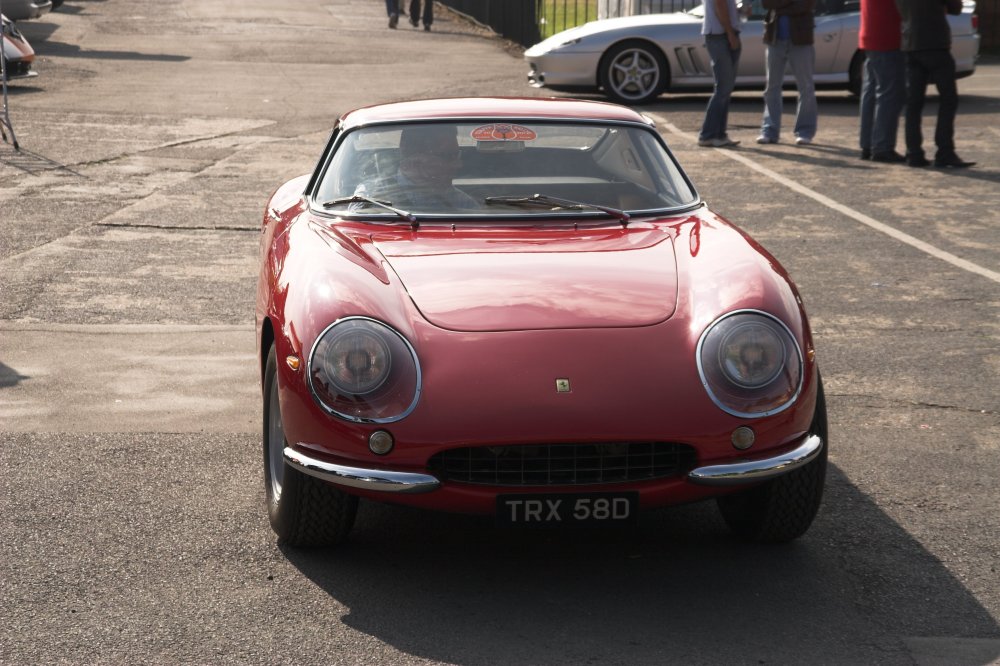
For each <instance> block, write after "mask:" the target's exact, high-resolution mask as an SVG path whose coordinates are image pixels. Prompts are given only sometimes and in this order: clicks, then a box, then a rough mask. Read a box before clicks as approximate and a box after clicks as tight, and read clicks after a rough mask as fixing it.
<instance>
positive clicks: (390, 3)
mask: <svg viewBox="0 0 1000 666" xmlns="http://www.w3.org/2000/svg"><path fill="white" fill-rule="evenodd" d="M385 13H386V14H388V15H389V16H399V0H385Z"/></svg>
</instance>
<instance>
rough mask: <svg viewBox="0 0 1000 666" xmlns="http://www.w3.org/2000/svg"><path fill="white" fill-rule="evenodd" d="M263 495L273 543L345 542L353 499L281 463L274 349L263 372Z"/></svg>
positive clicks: (354, 511) (355, 504)
mask: <svg viewBox="0 0 1000 666" xmlns="http://www.w3.org/2000/svg"><path fill="white" fill-rule="evenodd" d="M263 434H264V489H265V494H266V496H267V516H268V519H269V520H270V522H271V529H273V530H274V532H275V534H277V535H278V542H279V543H284V544H288V545H289V546H330V545H333V544H337V543H340V542H342V541H344V540H345V539H347V535H348V534H349V533H350V531H351V528H352V527H353V526H354V517H355V515H356V514H357V511H358V498H357V497H354V496H352V495H348V494H347V493H345V492H343V491H342V490H340V489H338V488H336V487H335V486H332V485H330V484H329V483H326V482H324V481H320V480H319V479H316V478H313V477H311V476H309V475H308V474H303V473H302V472H300V471H298V470H297V469H295V468H294V467H291V466H290V465H289V464H288V463H286V462H285V456H284V450H285V446H286V442H285V429H284V427H283V425H282V421H281V408H280V405H279V402H278V364H277V357H276V353H275V350H274V345H271V349H270V351H269V352H268V355H267V365H266V367H265V370H264V433H263Z"/></svg>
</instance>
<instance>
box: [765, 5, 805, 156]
mask: <svg viewBox="0 0 1000 666" xmlns="http://www.w3.org/2000/svg"><path fill="white" fill-rule="evenodd" d="M764 8H765V9H767V10H768V11H767V18H766V19H765V20H764V44H765V49H766V51H767V86H766V87H765V88H764V119H763V121H762V122H761V128H760V136H759V137H757V143H777V142H778V140H779V138H780V137H781V113H782V110H783V106H784V95H783V92H782V84H783V82H784V78H785V68H786V67H789V68H791V70H792V74H793V75H794V76H795V88H796V89H797V90H798V93H799V103H798V107H797V109H796V112H795V143H797V144H798V145H800V146H803V145H808V144H810V143H812V141H813V137H814V136H816V125H817V116H818V109H817V106H816V84H815V83H814V82H813V72H814V71H815V67H816V50H815V47H814V46H813V32H814V27H815V14H814V12H815V10H816V0H764Z"/></svg>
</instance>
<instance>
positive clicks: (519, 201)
mask: <svg viewBox="0 0 1000 666" xmlns="http://www.w3.org/2000/svg"><path fill="white" fill-rule="evenodd" d="M484 201H485V202H486V203H488V204H511V205H514V206H555V207H557V208H571V209H574V210H588V209H590V210H599V211H601V212H602V213H607V214H608V215H611V216H613V217H617V218H618V221H619V222H621V223H622V226H626V225H628V221H629V214H628V213H626V212H625V211H623V210H619V209H617V208H609V207H607V206H598V205H597V204H592V203H585V202H583V201H573V200H572V199H560V198H559V197H552V196H549V195H547V194H532V195H531V196H530V197H518V196H507V197H486V199H484Z"/></svg>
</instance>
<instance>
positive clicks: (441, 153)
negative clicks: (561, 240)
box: [315, 121, 698, 221]
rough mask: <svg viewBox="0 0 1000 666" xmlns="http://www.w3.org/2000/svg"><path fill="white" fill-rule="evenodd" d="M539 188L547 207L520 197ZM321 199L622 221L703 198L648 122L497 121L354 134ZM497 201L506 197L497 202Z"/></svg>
mask: <svg viewBox="0 0 1000 666" xmlns="http://www.w3.org/2000/svg"><path fill="white" fill-rule="evenodd" d="M539 192H541V193H544V194H545V195H546V196H547V197H548V202H549V203H550V204H551V205H531V204H529V205H520V204H518V203H517V202H518V201H521V200H529V199H530V198H531V197H532V196H534V195H536V194H537V193H539ZM487 199H490V200H489V201H488V200H487ZM315 200H316V202H317V205H322V206H323V207H324V208H325V209H326V210H329V211H330V212H332V213H335V214H338V215H364V216H369V217H385V216H394V217H396V218H399V217H403V216H406V215H425V216H426V215H444V216H449V215H453V216H463V217H476V216H484V217H497V216H498V215H500V216H541V215H544V216H553V215H555V216H562V215H573V216H577V217H579V216H581V215H590V216H597V217H606V216H607V215H609V214H610V215H613V216H614V217H616V218H618V219H619V220H623V221H625V220H627V218H628V216H627V215H626V211H627V212H629V213H634V212H638V211H664V210H674V209H680V208H686V207H690V206H692V205H695V204H697V203H698V199H697V195H696V194H695V192H694V190H693V189H692V187H691V186H690V184H689V183H688V181H687V179H686V178H685V177H684V175H683V174H682V172H681V171H680V168H679V167H678V166H677V164H676V162H675V161H674V159H673V157H672V156H671V155H670V154H669V152H668V151H667V150H666V149H665V148H664V146H663V144H662V143H661V142H660V141H659V139H658V137H657V135H656V134H655V132H654V131H653V130H652V129H650V128H646V127H638V126H630V125H611V124H596V123H568V122H562V123H556V122H541V123H538V122H536V123H528V122H525V123H524V124H516V123H509V122H492V121H480V122H459V123H455V122H447V123H441V122H437V123H410V124H392V125H378V126H370V127H364V128H359V129H356V130H354V131H352V132H349V133H348V134H346V135H345V136H344V138H343V139H342V140H341V142H340V143H339V144H338V146H337V148H336V151H335V152H334V154H333V157H332V159H331V160H330V162H329V163H328V164H327V165H326V168H325V169H324V172H323V176H322V178H321V181H320V183H319V185H318V187H317V189H316V193H315ZM501 200H503V203H507V204H509V205H506V206H500V205H498V204H499V203H501ZM559 202H561V203H559ZM584 202H585V203H584ZM536 203H538V202H536Z"/></svg>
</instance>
